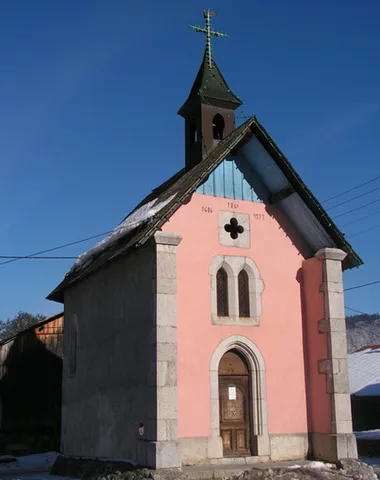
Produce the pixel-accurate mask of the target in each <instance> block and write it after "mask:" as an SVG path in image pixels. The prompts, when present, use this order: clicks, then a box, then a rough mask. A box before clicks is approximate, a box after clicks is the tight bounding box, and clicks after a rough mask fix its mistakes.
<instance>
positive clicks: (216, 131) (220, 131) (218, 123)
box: [212, 113, 226, 140]
mask: <svg viewBox="0 0 380 480" xmlns="http://www.w3.org/2000/svg"><path fill="white" fill-rule="evenodd" d="M212 134H213V139H214V140H223V138H224V137H225V136H226V126H225V123H224V118H223V117H222V115H220V113H217V114H216V115H215V116H214V118H213V120H212Z"/></svg>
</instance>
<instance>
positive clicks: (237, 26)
mask: <svg viewBox="0 0 380 480" xmlns="http://www.w3.org/2000/svg"><path fill="white" fill-rule="evenodd" d="M204 8H212V9H216V10H217V12H218V16H217V17H216V18H215V20H214V27H215V28H216V29H219V30H221V31H223V32H226V33H228V34H229V36H230V38H228V39H216V40H215V41H214V53H215V57H216V60H217V62H218V65H219V67H220V68H221V70H222V71H223V73H224V75H225V77H226V79H227V81H228V83H229V84H230V86H231V88H232V89H233V90H234V91H235V93H237V94H238V95H239V96H240V97H241V98H242V100H243V101H244V105H243V110H244V112H245V113H246V114H248V115H252V114H254V113H255V114H256V115H257V116H258V118H259V120H260V121H261V122H262V123H263V124H264V126H265V128H266V129H267V130H268V131H269V132H270V134H271V135H272V137H273V138H274V139H275V141H276V142H277V144H278V145H279V146H280V148H281V149H282V150H283V152H284V153H285V154H286V155H287V157H288V158H289V159H290V161H291V162H292V164H293V166H294V167H295V168H296V169H297V171H298V172H299V174H300V175H301V176H302V177H303V179H304V181H305V182H306V184H307V185H308V186H309V187H310V188H311V189H312V191H313V192H314V193H315V194H316V196H317V197H318V198H319V199H320V200H322V201H323V200H325V199H326V198H329V197H331V196H333V195H334V194H337V193H340V192H341V191H343V190H346V189H348V188H350V187H353V186H355V185H357V184H359V183H361V182H365V181H367V180H370V179H371V178H373V177H375V176H377V175H380V154H379V152H380V135H379V126H380V91H379V87H378V86H379V84H380V67H379V60H378V52H379V50H380V36H379V35H378V20H379V18H380V3H379V2H375V1H373V0H363V1H362V2H356V1H353V0H347V1H345V2H343V1H342V0H333V1H331V0H329V1H328V0H322V1H319V2H305V1H302V0H287V1H283V0H269V1H265V2H264V1H262V0H260V1H259V0H255V1H252V0H240V1H239V2H231V1H226V0H214V3H213V4H210V5H208V4H205V3H204V0H202V1H200V0H192V1H191V2H178V1H174V0H171V1H168V0H163V1H162V2H156V1H153V0H150V1H144V2H142V1H141V2H129V1H125V0H109V1H107V2H105V1H104V0H103V1H101V0H65V1H61V0H55V1H54V2H52V1H51V0H35V1H33V2H30V1H29V0H3V1H2V2H0V62H1V64H0V65H1V75H0V105H1V109H0V159H1V160H0V219H1V221H0V255H24V254H30V253H33V252H35V251H39V250H43V249H45V248H49V247H54V246H56V245H60V244H64V243H67V242H71V241H75V240H77V239H81V238H84V237H88V236H90V235H95V234H97V233H100V232H103V231H107V230H110V229H112V228H113V227H114V226H115V225H116V224H117V223H118V222H119V221H120V220H121V219H122V218H123V217H124V216H125V214H126V213H128V211H130V210H131V208H133V207H134V206H135V204H136V203H137V202H138V201H140V200H141V198H142V197H143V196H145V195H146V194H147V193H149V192H150V191H151V190H152V189H153V188H154V187H155V186H157V185H158V184H160V183H161V182H162V181H164V180H165V179H166V178H167V177H168V176H170V175H171V174H173V173H174V172H175V171H176V170H178V169H180V168H181V167H182V166H183V162H184V156H183V123H182V122H183V120H182V119H181V118H180V117H178V116H177V115H176V112H177V109H178V108H179V107H180V106H181V104H182V103H183V101H184V99H185V98H186V96H187V94H188V92H189V89H190V87H191V84H192V81H193V79H194V76H195V74H196V72H197V69H198V67H199V64H200V61H201V58H202V54H203V48H204V39H203V36H202V35H200V34H198V33H195V32H193V31H192V30H190V29H189V28H188V27H187V26H188V24H201V23H202V22H203V19H202V9H204ZM376 186H380V181H378V182H374V183H372V184H370V185H369V186H368V187H366V188H363V189H361V190H358V191H355V192H353V193H352V195H351V197H352V196H354V195H355V194H360V193H364V192H365V191H366V190H370V189H372V188H375V187H376ZM348 198H350V196H349V195H348V196H347V197H342V198H340V199H337V202H336V203H339V202H340V201H343V200H346V199H348ZM377 198H380V191H377V192H373V194H370V195H368V196H366V197H364V198H363V199H357V200H356V201H353V202H350V203H348V204H346V205H344V206H342V207H339V208H336V209H332V210H331V211H330V213H331V215H332V216H334V215H339V214H340V213H344V212H346V211H348V210H350V209H352V208H355V207H356V206H360V205H362V204H364V203H367V202H369V201H371V200H376V199H377ZM338 200H339V202H338ZM334 204H335V203H334V202H329V203H327V204H326V207H328V206H331V207H332V206H333V205H334ZM377 211H379V212H380V202H379V203H377V204H376V203H375V204H373V205H372V206H370V207H367V208H364V209H361V210H358V211H356V212H353V213H352V214H348V215H344V216H342V217H340V218H338V219H337V224H338V226H343V225H344V224H345V223H349V222H353V221H355V223H352V224H351V225H347V226H344V227H342V229H343V231H345V233H346V235H347V238H348V239H349V240H350V241H351V243H352V244H353V246H354V247H355V249H356V250H357V251H358V253H359V254H360V255H361V256H362V257H363V259H364V261H365V265H364V266H363V267H361V268H360V269H359V270H354V271H351V272H349V273H347V274H345V282H346V287H351V286H354V285H358V284H361V283H366V282H370V281H375V280H378V279H380V259H379V255H378V241H377V238H378V235H379V233H380V214H379V215H378V216H376V215H374V216H372V217H370V218H368V219H363V217H364V216H366V215H369V214H372V213H373V214H375V213H376V212H377ZM377 225H379V228H378V229H376V228H375V229H374V230H372V231H370V232H367V233H363V234H360V235H354V236H352V237H351V235H350V234H355V233H356V232H359V231H361V230H364V229H367V228H372V227H376V226H377ZM93 243H94V241H90V242H88V243H84V244H81V245H78V246H75V247H70V248H67V249H64V250H60V251H59V252H57V254H60V255H77V254H79V253H81V252H82V251H84V250H86V249H88V248H89V247H90V246H91V245H92V244H93ZM70 265H71V261H70V260H60V261H48V260H46V261H42V260H40V261H37V260H26V261H19V262H14V263H11V264H8V265H3V266H0V291H1V302H0V318H2V319H6V318H8V317H11V316H13V315H14V314H15V313H16V312H17V311H18V310H27V311H30V312H34V313H36V312H40V313H45V314H52V313H55V312H57V311H59V310H60V309H61V305H60V304H56V303H53V302H48V301H46V300H45V296H46V295H47V294H48V293H49V292H50V291H51V290H52V289H53V288H54V287H55V286H56V285H57V283H58V282H59V281H60V280H61V279H62V278H63V276H64V274H65V272H66V271H67V270H68V269H69V267H70ZM379 293H380V285H375V286H372V287H368V288H363V289H359V290H354V291H352V292H347V295H346V304H347V305H348V306H349V307H351V308H354V309H358V310H361V311H364V312H368V313H371V312H378V311H380V295H379Z"/></svg>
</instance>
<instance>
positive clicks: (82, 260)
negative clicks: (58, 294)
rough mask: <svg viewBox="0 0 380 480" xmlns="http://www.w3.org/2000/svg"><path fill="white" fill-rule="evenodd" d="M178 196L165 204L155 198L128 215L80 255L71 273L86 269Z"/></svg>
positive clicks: (168, 199)
mask: <svg viewBox="0 0 380 480" xmlns="http://www.w3.org/2000/svg"><path fill="white" fill-rule="evenodd" d="M175 195H176V194H174V195H172V196H170V197H169V198H167V199H166V200H164V201H163V202H159V203H157V204H156V202H157V200H158V199H157V198H154V199H153V200H151V201H150V202H147V203H145V204H144V205H142V206H141V207H140V208H137V209H136V210H135V211H134V212H132V213H131V214H130V215H128V216H127V217H126V218H125V219H124V220H123V221H122V222H121V223H120V224H119V225H118V226H117V227H116V228H115V229H114V230H113V231H112V232H111V233H110V234H109V235H107V237H106V238H104V239H103V240H101V241H100V242H98V243H97V244H96V245H94V246H93V247H92V248H90V250H87V252H85V253H82V254H81V255H79V257H78V258H77V260H76V261H75V263H74V265H73V266H72V267H71V270H70V271H71V272H72V271H74V270H77V269H78V268H81V267H83V268H84V267H85V266H87V265H89V263H91V262H92V260H93V259H94V257H95V256H96V255H98V254H100V253H102V252H103V251H104V250H106V249H107V248H109V247H110V246H111V245H112V244H114V243H115V242H117V241H118V240H120V239H121V238H123V237H125V236H126V235H127V234H128V233H129V232H131V231H132V230H134V229H135V228H137V227H138V226H140V225H141V224H143V223H145V222H147V221H148V220H149V219H150V218H151V217H153V216H154V215H156V213H157V212H159V211H160V210H161V209H162V208H163V207H164V206H165V205H167V204H168V203H169V202H171V201H172V200H173V198H174V197H175Z"/></svg>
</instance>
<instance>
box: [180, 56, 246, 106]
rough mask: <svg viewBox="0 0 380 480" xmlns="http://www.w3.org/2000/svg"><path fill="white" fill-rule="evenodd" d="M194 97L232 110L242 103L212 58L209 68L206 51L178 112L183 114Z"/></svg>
mask: <svg viewBox="0 0 380 480" xmlns="http://www.w3.org/2000/svg"><path fill="white" fill-rule="evenodd" d="M194 99H198V101H199V99H200V101H201V102H202V103H210V104H211V105H213V106H214V107H222V108H230V109H232V110H236V108H238V107H240V105H242V104H243V102H242V101H241V100H240V99H239V98H238V97H237V96H236V95H235V94H234V93H233V92H232V90H231V89H230V87H229V86H228V85H227V82H226V80H225V79H224V77H223V75H222V73H221V71H220V70H219V68H218V66H217V64H216V62H215V60H214V59H212V60H211V68H210V66H209V64H208V61H207V58H206V52H205V54H204V57H203V61H202V64H201V66H200V68H199V71H198V74H197V76H196V77H195V81H194V84H193V86H192V88H191V91H190V94H189V96H188V98H187V100H186V102H185V103H184V104H183V105H182V107H181V108H180V109H179V110H178V114H179V115H183V114H184V112H185V111H186V109H187V107H188V106H189V105H190V104H191V103H192V101H193V100H194Z"/></svg>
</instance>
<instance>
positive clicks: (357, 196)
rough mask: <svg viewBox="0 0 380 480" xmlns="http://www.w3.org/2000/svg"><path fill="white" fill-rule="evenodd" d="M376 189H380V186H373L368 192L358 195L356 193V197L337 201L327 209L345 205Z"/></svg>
mask: <svg viewBox="0 0 380 480" xmlns="http://www.w3.org/2000/svg"><path fill="white" fill-rule="evenodd" d="M377 190H380V187H376V188H373V189H372V190H369V191H368V192H364V193H361V194H360V195H356V197H352V198H349V199H348V200H345V201H344V202H341V203H337V204H336V205H333V206H332V207H328V209H327V210H332V209H333V208H338V207H340V206H341V205H345V204H346V203H350V202H353V201H354V200H356V199H357V198H361V197H365V196H366V195H369V194H370V193H373V192H376V191H377Z"/></svg>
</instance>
